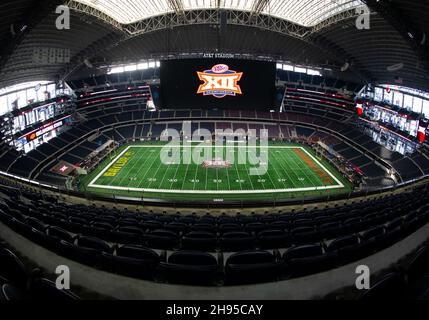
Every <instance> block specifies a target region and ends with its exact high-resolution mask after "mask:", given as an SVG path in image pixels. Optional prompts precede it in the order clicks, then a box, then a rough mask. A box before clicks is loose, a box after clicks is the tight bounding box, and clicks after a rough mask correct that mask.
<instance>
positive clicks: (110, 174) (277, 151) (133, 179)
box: [80, 144, 351, 201]
mask: <svg viewBox="0 0 429 320" xmlns="http://www.w3.org/2000/svg"><path fill="white" fill-rule="evenodd" d="M162 147H163V145H162V144H132V145H128V146H123V147H121V148H119V149H118V150H116V152H115V153H114V154H112V156H111V157H109V158H108V159H106V160H105V161H104V162H103V163H102V164H101V165H100V166H99V167H98V168H97V170H95V171H94V172H92V173H91V174H90V175H88V176H86V177H84V178H82V179H81V181H80V188H81V189H82V190H84V191H86V192H90V193H96V194H105V195H115V196H128V197H135V198H160V199H164V200H172V201H177V200H182V201H184V200H185V201H192V200H209V201H227V200H243V201H246V200H274V199H276V200H280V199H283V198H294V197H305V196H319V195H321V196H325V195H328V194H331V195H334V194H335V195H336V194H339V193H348V192H350V189H351V186H350V184H349V183H348V182H347V181H346V180H345V179H344V178H343V177H342V176H341V175H340V174H339V173H338V172H336V170H335V169H333V168H332V166H331V165H330V164H329V163H328V162H327V161H325V160H323V159H319V158H316V155H315V153H314V151H313V150H312V149H311V148H309V147H303V146H299V145H293V144H275V145H270V146H269V147H268V150H267V152H268V171H267V173H266V174H264V175H255V176H252V175H250V168H251V167H252V166H251V165H250V164H238V163H237V159H238V158H237V157H238V153H243V154H244V155H246V152H247V151H246V149H245V148H237V147H235V148H234V149H233V152H234V156H235V160H236V161H235V164H233V165H232V167H230V168H220V169H214V168H209V169H207V168H203V166H202V165H197V164H190V165H189V164H183V163H178V164H168V165H166V164H163V163H162V162H161V160H160V152H161V149H162ZM193 148H194V147H193ZM191 150H192V148H191ZM217 151H218V152H217V153H216V151H215V149H214V148H213V155H214V156H215V157H225V154H226V151H227V148H223V149H221V150H217ZM260 151H261V150H258V153H259V152H260ZM181 152H182V153H183V149H182V150H181ZM243 154H242V155H243Z"/></svg>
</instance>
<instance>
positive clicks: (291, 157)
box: [289, 148, 315, 187]
mask: <svg viewBox="0 0 429 320" xmlns="http://www.w3.org/2000/svg"><path fill="white" fill-rule="evenodd" d="M296 149H298V148H296ZM293 153H294V152H292V153H291V154H290V159H289V160H290V162H293V164H294V165H296V162H295V161H294V155H293ZM298 170H299V171H301V172H303V170H302V169H301V166H300V165H298V166H297V167H296V169H294V168H290V170H289V171H291V172H292V173H293V174H294V175H295V177H296V180H297V183H298V184H300V185H301V186H302V187H305V183H304V182H302V181H300V180H299V178H301V177H299V176H298V174H297V173H296V171H298ZM307 178H308V176H307ZM310 180H311V179H310ZM310 183H311V184H312V185H313V187H315V185H314V183H312V182H311V181H310Z"/></svg>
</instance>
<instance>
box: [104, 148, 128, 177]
mask: <svg viewBox="0 0 429 320" xmlns="http://www.w3.org/2000/svg"><path fill="white" fill-rule="evenodd" d="M132 156H133V153H132V152H127V153H125V154H124V156H123V157H121V158H119V159H118V161H116V162H115V164H114V165H113V166H111V167H110V168H109V170H107V171H106V173H105V174H104V175H103V176H104V177H116V175H117V174H118V172H119V171H121V170H122V168H123V167H125V165H126V164H127V163H128V161H130V159H131V157H132Z"/></svg>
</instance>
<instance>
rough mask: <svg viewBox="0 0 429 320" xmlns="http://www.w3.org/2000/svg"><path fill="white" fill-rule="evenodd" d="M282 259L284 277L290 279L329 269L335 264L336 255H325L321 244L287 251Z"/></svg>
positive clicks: (297, 247)
mask: <svg viewBox="0 0 429 320" xmlns="http://www.w3.org/2000/svg"><path fill="white" fill-rule="evenodd" d="M282 258H283V261H284V267H283V276H284V277H285V278H286V279H288V278H295V277H302V276H305V275H308V274H312V273H318V272H322V271H325V270H327V269H329V268H330V267H332V266H333V265H334V263H335V258H336V254H335V253H331V254H327V253H325V252H324V250H323V247H322V245H320V244H308V245H299V246H294V247H291V248H289V249H287V250H286V251H285V252H284V254H283V257H282Z"/></svg>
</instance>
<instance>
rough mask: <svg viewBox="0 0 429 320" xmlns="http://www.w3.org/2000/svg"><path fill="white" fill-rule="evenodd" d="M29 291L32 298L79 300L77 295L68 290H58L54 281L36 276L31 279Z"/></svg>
mask: <svg viewBox="0 0 429 320" xmlns="http://www.w3.org/2000/svg"><path fill="white" fill-rule="evenodd" d="M29 291H30V294H31V297H32V299H34V300H42V301H53V302H61V301H63V302H66V301H75V300H80V299H79V297H78V296H77V295H76V294H74V293H73V292H71V291H70V290H58V289H57V287H56V284H55V282H52V281H50V280H48V279H44V278H37V279H34V280H33V281H31V284H30V290H29Z"/></svg>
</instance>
